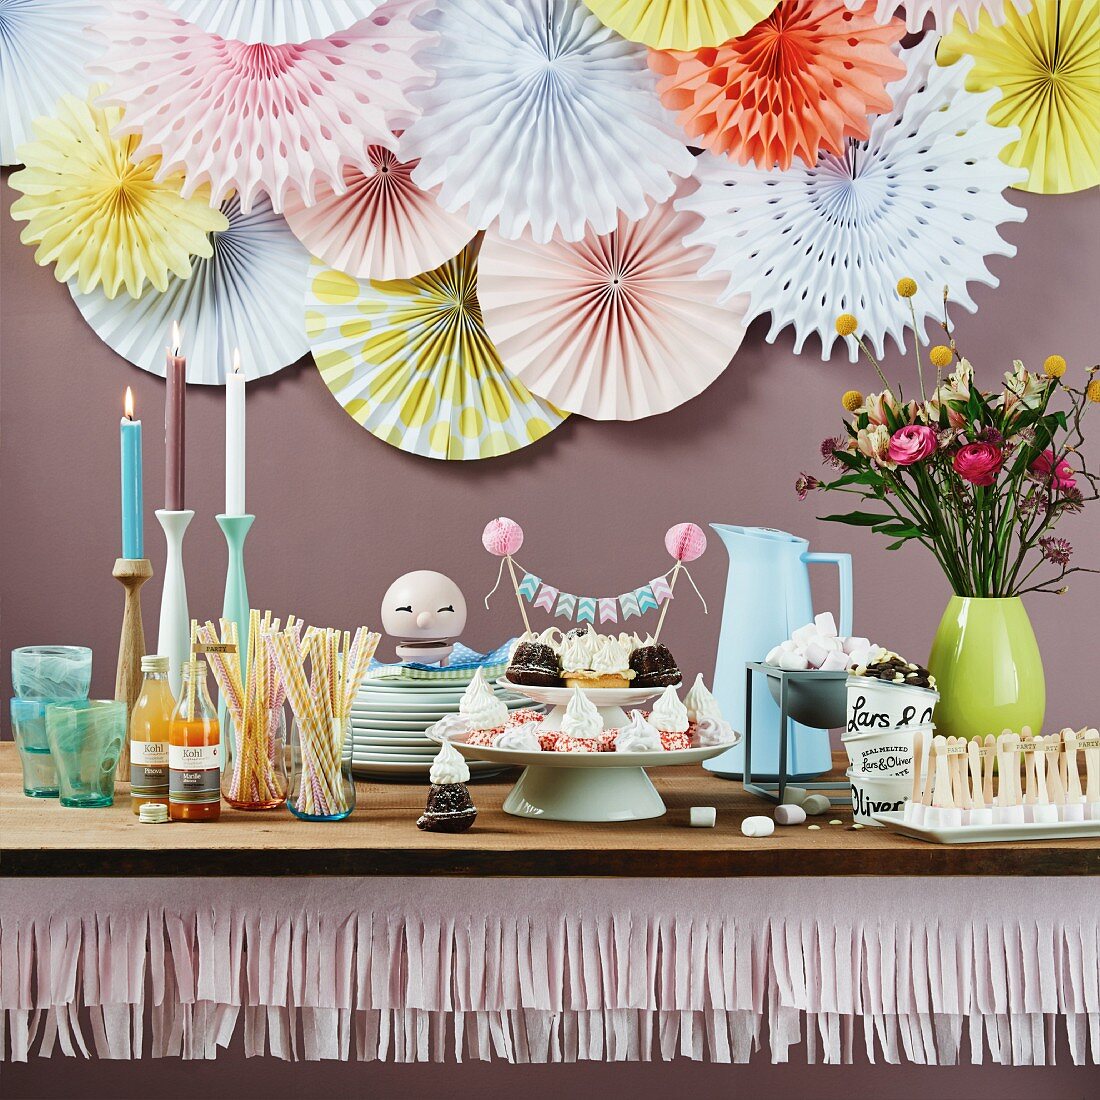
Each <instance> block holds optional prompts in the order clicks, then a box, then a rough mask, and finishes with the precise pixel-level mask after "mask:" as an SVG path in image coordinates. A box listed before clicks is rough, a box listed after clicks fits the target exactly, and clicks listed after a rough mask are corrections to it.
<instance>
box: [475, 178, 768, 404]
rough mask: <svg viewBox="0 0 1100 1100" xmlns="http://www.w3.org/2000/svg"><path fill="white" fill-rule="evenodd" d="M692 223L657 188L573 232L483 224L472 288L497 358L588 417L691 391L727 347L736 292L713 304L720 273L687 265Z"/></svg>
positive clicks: (692, 257)
mask: <svg viewBox="0 0 1100 1100" xmlns="http://www.w3.org/2000/svg"><path fill="white" fill-rule="evenodd" d="M694 188H695V184H694V183H693V182H692V181H684V182H682V183H681V184H680V187H679V188H678V191H677V194H679V195H685V194H687V193H688V192H690V191H692V190H694ZM699 224H700V219H699V218H698V217H697V216H696V215H695V214H690V213H687V212H684V211H677V210H675V209H674V208H673V204H672V200H671V199H669V200H667V201H665V202H663V203H658V204H656V205H655V206H654V208H653V209H652V210H651V211H650V212H649V213H648V214H647V215H646V216H645V217H644V218H641V219H639V220H638V221H635V222H630V221H628V220H627V219H626V218H625V217H624V216H623V215H621V214H620V215H619V224H618V227H617V228H616V229H615V231H614V232H613V233H608V234H606V235H604V236H596V235H595V234H589V235H587V236H586V237H585V238H584V240H581V241H576V242H574V243H570V242H566V241H560V240H554V241H552V242H551V243H550V244H547V245H537V244H535V243H534V242H533V241H531V240H530V239H528V238H520V240H518V241H508V240H505V239H504V238H502V237H499V236H497V235H495V234H491V233H490V234H486V237H485V243H484V245H483V246H482V249H481V261H480V269H481V270H480V274H479V276H478V297H479V299H480V301H481V308H482V312H483V313H484V316H485V327H486V329H487V330H488V332H489V335H490V336H491V337H492V338H493V342H494V343H495V344H496V346H497V350H498V351H499V352H500V357H501V359H502V360H503V362H504V364H505V365H506V366H507V367H508V369H509V370H510V371H512V372H513V373H515V374H516V375H517V376H518V377H519V379H520V381H521V382H524V383H526V385H527V387H528V389H530V390H531V392H532V393H536V394H538V395H539V396H540V397H543V398H545V399H546V400H548V401H552V402H553V403H554V404H555V405H557V406H559V407H560V408H563V409H568V410H569V412H573V413H582V414H583V415H584V416H588V417H591V418H592V419H594V420H637V419H639V418H641V417H644V416H655V415H656V414H658V413H663V412H668V410H669V409H673V408H675V407H676V406H677V405H681V404H683V402H685V401H688V400H690V399H691V398H693V397H695V396H696V395H697V394H699V393H701V392H702V391H703V390H704V389H706V388H707V386H709V385H710V384H711V382H713V381H714V380H715V378H717V377H718V375H719V374H721V373H722V371H723V370H724V369H725V368H726V365H727V364H728V363H729V361H730V359H731V358H732V356H733V354H734V352H736V351H737V348H738V346H739V345H740V343H741V339H742V337H743V336H744V334H745V328H744V324H743V322H742V318H743V317H744V314H745V307H746V305H747V304H748V302H747V299H745V298H744V297H738V298H734V299H733V300H732V301H730V302H728V303H726V304H725V305H718V304H717V302H718V298H719V296H720V295H721V293H722V291H723V290H724V289H725V279H724V278H723V277H721V276H711V277H710V278H707V279H702V278H700V277H699V268H700V267H702V265H703V263H704V262H705V260H706V259H707V256H708V253H707V250H706V249H704V248H700V247H698V246H685V245H684V243H683V241H684V237H685V235H687V234H688V233H690V232H691V231H692V230H693V229H695V228H697V227H698V226H699Z"/></svg>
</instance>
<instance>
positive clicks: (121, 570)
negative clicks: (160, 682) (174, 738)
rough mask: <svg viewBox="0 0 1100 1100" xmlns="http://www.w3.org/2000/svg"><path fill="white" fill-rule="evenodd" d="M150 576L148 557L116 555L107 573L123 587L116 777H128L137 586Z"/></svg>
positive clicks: (141, 632)
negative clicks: (122, 722) (121, 724)
mask: <svg viewBox="0 0 1100 1100" xmlns="http://www.w3.org/2000/svg"><path fill="white" fill-rule="evenodd" d="M152 575H153V564H152V562H150V561H149V559H148V558H118V559H116V561H115V567H114V569H112V570H111V576H113V577H116V578H117V579H118V580H119V581H120V582H121V583H122V587H123V588H125V589H126V602H125V604H124V605H123V608H122V635H121V637H120V638H119V643H118V670H117V671H116V673H115V698H116V699H120V700H122V702H124V703H125V704H126V712H127V721H126V740H125V741H124V742H123V745H122V752H121V753H119V757H118V772H117V775H118V778H119V779H124V780H129V778H130V722H129V712H130V711H131V710H132V709H133V706H134V703H135V702H136V701H137V697H138V693H139V692H140V691H141V659H142V657H144V656H145V627H144V626H143V625H142V621H141V586H142V585H143V584H144V583H145V582H146V581H147V580H148V579H149V578H150V577H151V576H152Z"/></svg>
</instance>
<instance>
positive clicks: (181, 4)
mask: <svg viewBox="0 0 1100 1100" xmlns="http://www.w3.org/2000/svg"><path fill="white" fill-rule="evenodd" d="M381 2H382V0H165V3H166V4H167V5H168V7H170V8H171V9H172V10H173V11H177V12H179V14H180V15H182V16H183V17H184V19H186V20H187V21H188V22H189V23H197V24H198V25H199V26H200V27H202V28H203V30H206V31H209V32H210V33H211V34H216V35H219V36H220V37H221V38H236V39H239V40H240V41H241V42H266V43H268V44H269V45H273V46H279V45H282V44H284V43H286V42H308V41H309V40H310V39H311V38H328V36H329V35H330V34H335V33H336V32H337V31H343V30H347V28H348V27H350V26H351V25H352V24H353V23H358V22H359V20H360V19H366V17H367V16H368V15H370V13H371V12H372V11H374V9H375V8H376V7H378V5H379V4H380V3H381Z"/></svg>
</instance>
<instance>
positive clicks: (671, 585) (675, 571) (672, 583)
mask: <svg viewBox="0 0 1100 1100" xmlns="http://www.w3.org/2000/svg"><path fill="white" fill-rule="evenodd" d="M681 568H682V562H681V561H680V559H679V558H677V559H676V564H675V565H674V566H673V567H672V576H671V577H669V579H668V592H669V595H668V599H667V600H665V602H664V604H663V605H662V607H661V614H660V617H659V618H658V619H657V629H656V630H655V631H654V633H653V641H654V642H656V641H657V639H658V638H659V637H660V636H661V627H663V626H664V625H665V616H666V615H667V614H668V605H669V604H670V603H672V594H673V593H674V592H675V591H676V578H677V577H678V576H679V575H680V569H681Z"/></svg>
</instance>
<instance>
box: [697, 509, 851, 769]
mask: <svg viewBox="0 0 1100 1100" xmlns="http://www.w3.org/2000/svg"><path fill="white" fill-rule="evenodd" d="M710 526H711V527H713V528H714V530H715V531H717V532H718V537H719V538H721V540H722V542H723V544H724V545H725V547H726V551H727V553H728V554H729V558H730V567H729V575H728V576H727V578H726V597H725V603H724V604H723V606H722V633H721V637H720V638H719V641H718V662H717V665H716V667H715V670H714V695H715V697H716V698H717V699H718V703H719V705H720V706H721V708H722V713H723V714H724V715H725V717H726V719H727V721H729V722H730V723H731V724H732V725H733V727H734V728H735V729H740V728H741V726H742V725H743V724H744V717H745V663H746V662H747V661H762V660H763V659H764V657H765V655H766V654H767V652H768V650H770V649H772V648H773V647H774V646H777V645H779V643H780V642H782V641H784V640H785V639H787V638H789V637H790V636H791V631H792V630H797V629H798V627H800V626H805V625H806V623H809V622H811V621H812V620H813V617H814V612H813V601H812V598H811V596H810V571H809V568H808V567H809V566H810V565H818V564H829V565H835V566H836V567H837V568H838V569H839V571H840V623H839V627H838V630H839V632H840V634H842V635H847V634H851V632H852V556H851V554H811V553H810V552H809V545H810V544H809V542H808V541H807V540H806V539H800V538H798V537H797V536H795V535H789V534H787V532H786V531H775V530H773V529H772V528H770V527H738V526H735V525H733V524H726V523H712V524H711V525H710ZM753 684H754V686H753V696H752V776H753V779H754V780H755V779H757V778H762V779H763V778H768V777H773V778H774V777H775V775H776V774H777V773H778V771H779V707H778V705H777V704H776V702H775V700H774V699H773V698H772V695H771V692H770V691H769V690H768V685H767V682H766V678H765V677H764V676H763V675H755V676H754V677H753ZM788 738H789V740H788V742H787V771H788V774H789V775H790V777H792V778H796V777H798V778H802V779H808V778H810V777H812V776H815V775H822V774H824V773H825V772H828V771H829V770H830V769H831V767H832V755H831V750H830V748H829V737H828V734H826V733H823V732H822V731H821V730H818V729H812V728H810V727H808V726H803V725H800V724H799V723H797V722H790V723H789V727H788ZM703 767H704V768H707V769H709V770H710V771H712V772H715V773H717V774H718V775H722V776H727V777H729V778H740V777H741V775H742V774H743V772H744V768H745V743H744V741H743V740H742V742H741V743H740V744H738V745H736V746H734V747H733V748H732V749H730V750H729V751H728V752H724V753H722V754H721V756H716V757H715V758H714V759H712V760H707V761H706V762H705V763H704V764H703Z"/></svg>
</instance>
